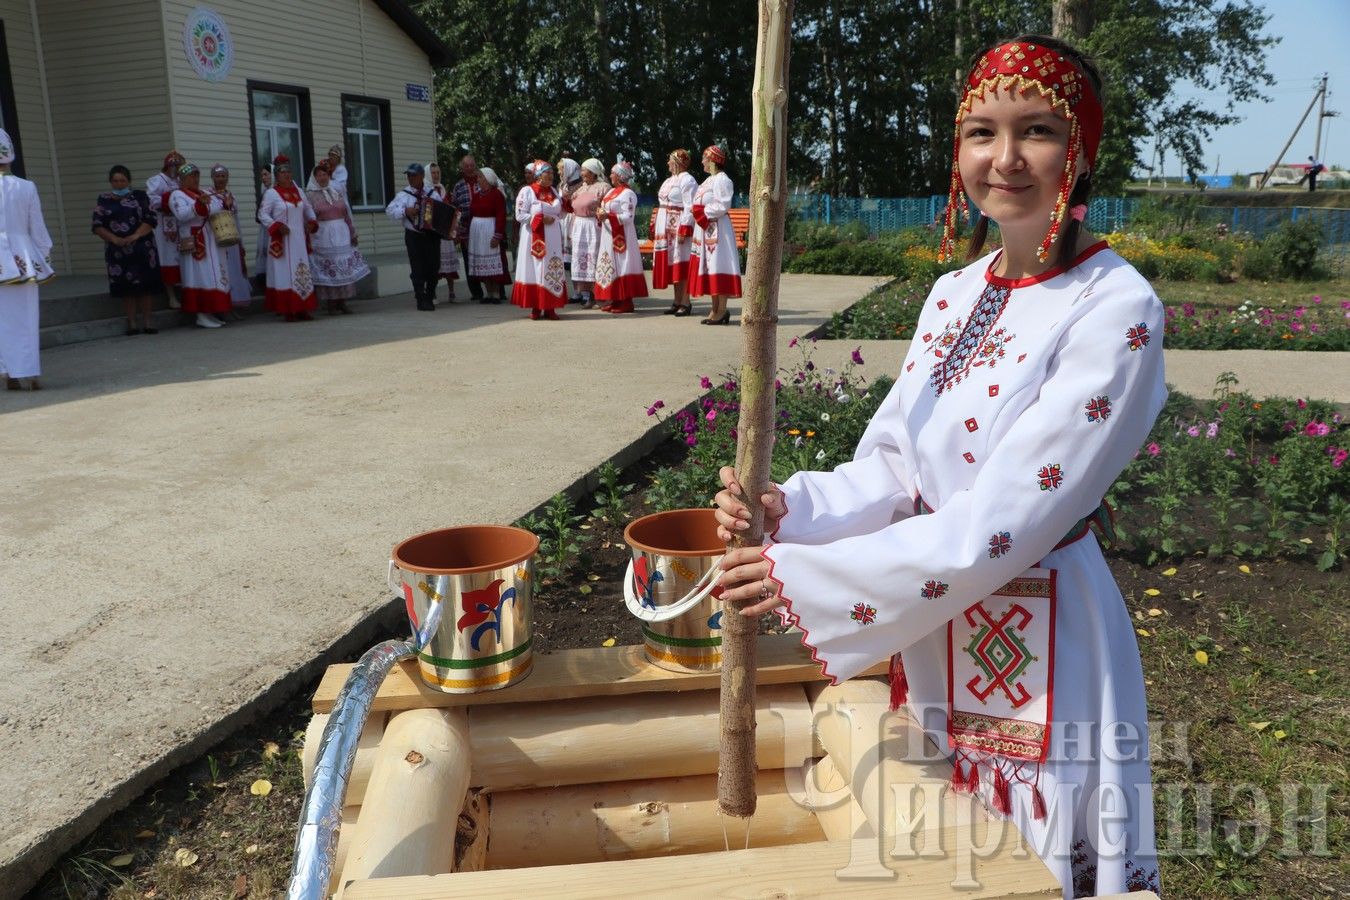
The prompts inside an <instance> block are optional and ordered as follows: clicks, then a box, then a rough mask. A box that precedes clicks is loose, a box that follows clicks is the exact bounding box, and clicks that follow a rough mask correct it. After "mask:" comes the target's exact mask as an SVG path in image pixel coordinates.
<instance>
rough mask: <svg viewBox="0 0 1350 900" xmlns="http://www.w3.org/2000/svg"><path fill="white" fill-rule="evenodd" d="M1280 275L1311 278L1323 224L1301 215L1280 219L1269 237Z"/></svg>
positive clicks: (1314, 268) (1314, 272) (1320, 241)
mask: <svg viewBox="0 0 1350 900" xmlns="http://www.w3.org/2000/svg"><path fill="white" fill-rule="evenodd" d="M1268 241H1269V243H1270V244H1271V247H1272V249H1273V250H1274V253H1275V258H1276V259H1277V260H1279V267H1280V275H1282V276H1283V277H1285V278H1311V277H1313V276H1315V275H1316V274H1317V253H1318V251H1319V250H1321V248H1322V226H1321V224H1319V223H1318V222H1317V221H1316V220H1314V219H1312V218H1309V217H1306V216H1305V217H1304V218H1302V219H1291V220H1289V221H1287V222H1282V223H1281V224H1280V227H1279V228H1278V229H1276V231H1275V234H1273V235H1272V236H1271V237H1270V238H1268Z"/></svg>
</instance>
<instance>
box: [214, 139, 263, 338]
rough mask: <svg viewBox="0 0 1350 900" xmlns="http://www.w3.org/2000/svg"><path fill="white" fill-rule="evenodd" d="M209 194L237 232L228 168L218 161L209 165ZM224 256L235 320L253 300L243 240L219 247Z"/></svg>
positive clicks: (235, 208)
mask: <svg viewBox="0 0 1350 900" xmlns="http://www.w3.org/2000/svg"><path fill="white" fill-rule="evenodd" d="M211 194H212V196H213V197H217V198H219V199H220V203H221V206H222V207H223V208H224V209H225V211H226V212H228V213H229V214H230V215H232V216H234V228H235V231H236V232H237V233H240V232H239V204H238V203H237V202H236V201H235V199H234V194H233V193H232V192H231V191H230V170H229V169H227V168H225V166H223V165H221V164H220V163H216V164H215V165H214V166H212V167H211ZM220 252H221V254H223V255H224V257H225V269H226V271H228V272H229V273H230V304H231V306H232V307H233V308H232V309H231V310H230V317H231V318H232V319H234V320H235V321H236V322H237V321H239V319H241V318H242V317H241V316H240V315H239V312H238V311H239V310H240V309H241V308H247V307H248V305H249V304H250V303H251V302H252V301H253V285H252V283H251V282H249V280H248V263H247V262H246V261H245V259H244V242H243V241H242V240H241V241H240V242H239V243H237V244H235V245H234V246H233V247H221V248H220Z"/></svg>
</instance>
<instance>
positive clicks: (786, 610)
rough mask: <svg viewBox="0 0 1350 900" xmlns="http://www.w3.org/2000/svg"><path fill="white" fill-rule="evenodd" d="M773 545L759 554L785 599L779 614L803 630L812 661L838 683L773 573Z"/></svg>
mask: <svg viewBox="0 0 1350 900" xmlns="http://www.w3.org/2000/svg"><path fill="white" fill-rule="evenodd" d="M772 549H773V548H772V547H765V548H763V549H762V550H760V551H759V555H760V556H761V557H763V558H764V559H765V560H766V561H767V562H768V563H769V574H768V575H766V576H764V577H765V578H768V579H769V580H770V581H772V582H773V583H774V584H775V585H776V586H777V588H778V599H779V600H782V601H783V608H782V609H781V610H779V612H778V616H779V618H781V619H782V620H783V624H784V625H788V626H793V627H796V628H800V629H801V630H802V646H803V647H805V648H806V649H807V650H810V651H811V661H812V662H813V663H817V664H819V665H820V674H821V675H824V676H825V677H826V678H828V679H829V680H830V684H838V683H839V679H838V678H836V677H835V676H833V675H831V674H830V669H829V663H827V662H826V661H825V660H823V659H821V658H820V651H819V650H817V649H816V645H815V644H813V643H811V632H810V631H808V630H807V628H806V626H804V625H802V620H801V617H800V616H798V615H797V614H796V613H794V612H793V611H792V599H791V598H790V597H788V595H787V589H786V586H785V585H784V584H783V580H782V579H781V578H778V577H776V576H775V575H774V574H773V570H774V567H775V566H776V565H777V564H776V563H775V562H774V560H773V557H772V556H770V555H769V551H770V550H772Z"/></svg>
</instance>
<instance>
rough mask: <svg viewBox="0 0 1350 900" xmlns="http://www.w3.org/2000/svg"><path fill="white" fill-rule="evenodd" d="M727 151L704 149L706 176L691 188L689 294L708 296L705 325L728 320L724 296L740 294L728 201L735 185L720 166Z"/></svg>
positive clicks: (715, 148)
mask: <svg viewBox="0 0 1350 900" xmlns="http://www.w3.org/2000/svg"><path fill="white" fill-rule="evenodd" d="M726 164H727V154H726V151H724V150H723V149H722V148H721V147H719V146H717V145H716V144H713V145H712V146H711V147H708V148H707V149H705V150H704V151H703V171H705V172H707V173H708V177H707V178H705V179H703V183H702V184H700V185H699V186H698V190H697V191H695V192H694V202H693V205H692V212H693V218H694V223H695V227H694V246H693V253H692V257H691V259H690V263H689V296H690V297H711V298H712V310H711V311H710V312H709V313H708V318H706V319H704V320H703V324H704V325H726V324H728V323H729V322H730V321H731V311H730V310H728V309H727V300H728V299H729V298H731V297H739V296H740V295H741V253H740V251H739V250H738V249H736V229H735V228H733V227H732V226H731V216H730V215H729V212H730V211H731V204H732V202H733V198H734V197H735V196H736V187H735V185H733V184H732V183H731V177H730V176H728V175H727V173H726V172H724V171H723V170H722V169H723V167H724V166H725V165H726Z"/></svg>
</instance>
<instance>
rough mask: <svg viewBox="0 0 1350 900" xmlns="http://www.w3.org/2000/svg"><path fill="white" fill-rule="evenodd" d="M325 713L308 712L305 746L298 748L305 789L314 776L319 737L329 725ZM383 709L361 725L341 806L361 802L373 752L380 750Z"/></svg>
mask: <svg viewBox="0 0 1350 900" xmlns="http://www.w3.org/2000/svg"><path fill="white" fill-rule="evenodd" d="M328 718H329V717H328V715H327V714H324V713H321V714H319V715H316V716H311V717H310V720H309V725H308V726H307V727H306V728H305V746H304V749H303V750H301V751H300V767H301V772H302V773H303V774H304V778H305V789H306V790H308V789H309V783H310V781H311V780H312V779H313V777H314V762H315V760H317V759H318V756H319V741H320V740H321V739H322V738H323V730H324V728H326V727H327V726H328ZM386 718H387V716H386V715H385V714H384V713H374V714H373V715H371V717H370V718H369V719H368V720H367V721H366V727H365V728H363V729H361V737H360V740H359V741H358V742H357V744H356V759H355V760H354V761H353V762H352V773H351V775H350V776H349V777H348V779H347V796H346V799H345V800H344V801H343V805H344V806H360V805H361V798H362V797H364V796H365V795H366V786H367V785H368V784H370V773H371V770H372V769H374V768H375V754H376V751H377V750H379V747H380V740H381V739H382V738H383V737H384V722H385V719H386Z"/></svg>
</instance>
